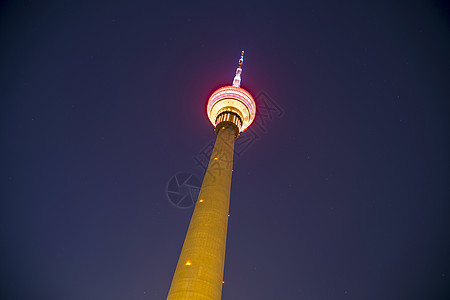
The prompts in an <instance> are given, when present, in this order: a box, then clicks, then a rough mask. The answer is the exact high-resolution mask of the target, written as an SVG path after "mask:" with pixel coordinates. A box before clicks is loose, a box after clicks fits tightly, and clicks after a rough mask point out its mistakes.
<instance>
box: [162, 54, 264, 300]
mask: <svg viewBox="0 0 450 300" xmlns="http://www.w3.org/2000/svg"><path fill="white" fill-rule="evenodd" d="M243 63H244V51H242V53H241V58H240V59H239V65H238V68H237V69H236V76H235V77H234V80H233V85H231V86H224V87H221V88H219V89H218V90H216V91H215V92H214V93H212V95H211V97H210V98H209V100H208V104H207V106H206V113H207V115H208V118H209V120H210V121H211V123H212V124H213V125H214V127H215V132H216V135H217V138H216V142H215V144H214V149H213V151H212V154H211V157H210V159H209V164H208V168H207V169H206V173H205V177H204V178H203V183H202V186H201V189H200V193H199V196H198V200H197V203H196V205H195V209H194V213H193V214H192V218H191V222H190V223H189V228H188V231H187V234H186V238H185V240H184V244H183V248H182V250H181V254H180V258H179V259H178V264H177V267H176V269H175V274H174V275H173V279H172V284H171V286H170V290H169V295H168V296H167V299H168V300H169V299H170V300H175V299H177V300H180V299H184V300H186V299H196V300H217V299H220V298H221V296H222V284H223V269H224V264H225V244H226V239H227V226H228V216H229V214H228V209H229V204H230V188H231V173H232V171H233V151H234V140H235V139H236V138H237V137H238V135H239V133H240V132H242V131H244V130H246V129H247V128H248V127H249V126H250V124H252V122H253V120H254V119H255V114H256V104H255V100H253V97H252V96H251V95H250V93H249V92H247V91H246V90H244V89H243V88H241V87H240V85H241V73H242V64H243Z"/></svg>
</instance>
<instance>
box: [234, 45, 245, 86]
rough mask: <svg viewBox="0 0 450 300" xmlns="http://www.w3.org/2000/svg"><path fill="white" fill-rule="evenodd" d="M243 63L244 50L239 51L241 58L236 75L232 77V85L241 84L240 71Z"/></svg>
mask: <svg viewBox="0 0 450 300" xmlns="http://www.w3.org/2000/svg"><path fill="white" fill-rule="evenodd" d="M243 63H244V51H242V52H241V58H240V59H239V65H238V67H237V69H236V76H234V79H233V86H235V87H240V86H241V73H242V64H243Z"/></svg>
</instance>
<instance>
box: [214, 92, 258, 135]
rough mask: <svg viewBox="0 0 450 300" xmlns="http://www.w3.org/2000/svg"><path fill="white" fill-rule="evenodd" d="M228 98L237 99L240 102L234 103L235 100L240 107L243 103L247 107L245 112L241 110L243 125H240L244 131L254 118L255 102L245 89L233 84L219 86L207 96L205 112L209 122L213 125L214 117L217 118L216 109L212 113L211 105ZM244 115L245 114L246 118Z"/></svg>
mask: <svg viewBox="0 0 450 300" xmlns="http://www.w3.org/2000/svg"><path fill="white" fill-rule="evenodd" d="M230 99H232V100H233V101H239V102H240V103H241V104H239V103H236V102H235V104H236V105H237V106H241V107H242V105H243V106H244V107H245V108H246V109H247V112H245V111H241V113H242V115H243V116H244V120H242V121H243V125H242V127H241V131H244V130H245V129H247V128H248V126H250V124H251V123H252V122H253V120H254V119H255V115H256V103H255V100H254V99H253V97H252V96H251V95H250V93H249V92H247V91H246V90H244V89H243V88H240V87H235V86H224V87H221V88H219V89H218V90H216V91H215V92H214V93H212V95H211V97H209V100H208V104H207V106H206V113H207V114H208V118H209V120H210V122H211V123H212V124H213V125H214V124H215V121H216V118H217V113H218V111H217V110H216V111H215V112H214V113H213V112H212V110H213V107H214V106H215V105H216V104H217V105H220V103H219V102H220V101H222V100H230ZM219 107H220V106H219ZM224 107H225V105H224ZM234 108H236V109H238V110H241V109H239V107H234ZM212 114H214V115H212ZM245 116H247V118H246V117H245Z"/></svg>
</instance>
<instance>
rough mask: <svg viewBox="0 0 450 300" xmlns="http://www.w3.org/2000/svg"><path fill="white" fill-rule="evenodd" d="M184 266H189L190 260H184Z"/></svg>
mask: <svg viewBox="0 0 450 300" xmlns="http://www.w3.org/2000/svg"><path fill="white" fill-rule="evenodd" d="M184 265H185V266H191V265H192V262H191V261H190V260H188V261H186V263H185V264H184Z"/></svg>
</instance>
